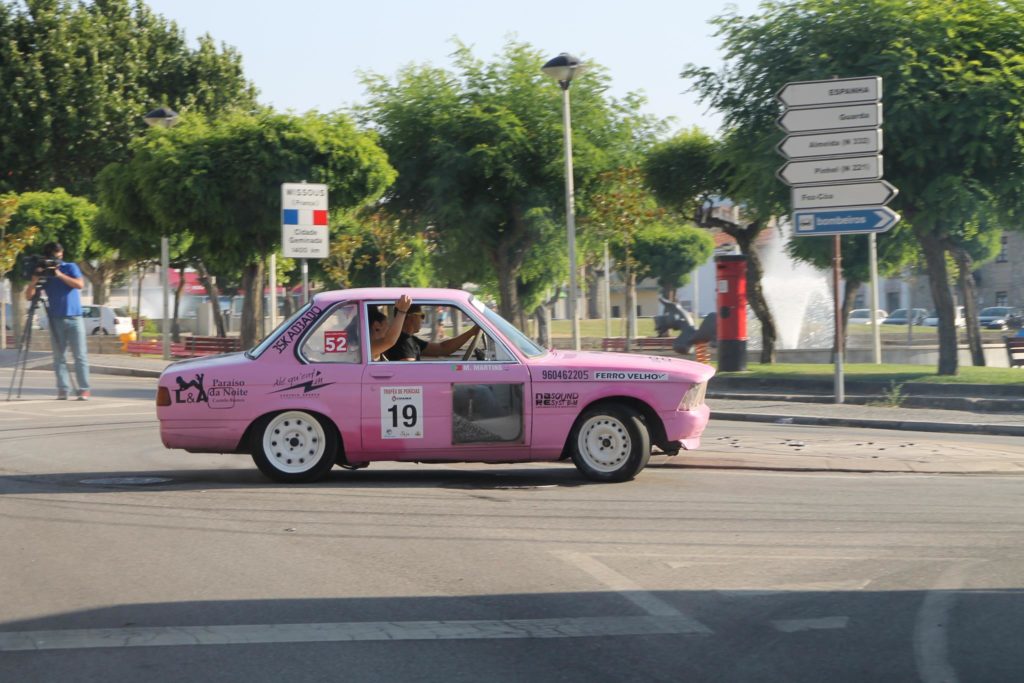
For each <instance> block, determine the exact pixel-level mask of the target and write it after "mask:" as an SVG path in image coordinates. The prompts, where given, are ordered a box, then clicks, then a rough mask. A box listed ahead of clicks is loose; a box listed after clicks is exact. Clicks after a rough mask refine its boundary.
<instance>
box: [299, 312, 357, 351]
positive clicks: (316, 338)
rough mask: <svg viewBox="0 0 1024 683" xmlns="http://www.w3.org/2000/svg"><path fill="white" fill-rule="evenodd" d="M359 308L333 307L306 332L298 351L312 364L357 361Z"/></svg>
mask: <svg viewBox="0 0 1024 683" xmlns="http://www.w3.org/2000/svg"><path fill="white" fill-rule="evenodd" d="M358 311H359V307H358V306H357V305H356V304H340V305H338V306H335V307H334V308H333V309H331V310H330V311H329V312H327V313H325V314H324V315H323V317H321V318H320V320H319V321H318V322H317V324H316V327H314V328H313V330H312V331H311V332H310V333H309V334H308V335H306V339H305V341H303V343H302V347H301V348H300V349H299V352H300V354H301V355H302V356H303V357H304V358H305V359H306V360H308V361H310V362H311V363H359V362H361V361H362V356H361V355H360V353H359V348H360V344H359V340H360V330H361V327H360V325H359V312H358Z"/></svg>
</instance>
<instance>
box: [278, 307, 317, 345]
mask: <svg viewBox="0 0 1024 683" xmlns="http://www.w3.org/2000/svg"><path fill="white" fill-rule="evenodd" d="M322 312H323V310H322V309H321V308H320V307H319V306H313V307H312V308H310V309H309V310H308V311H306V312H305V313H303V314H302V317H301V318H299V319H298V320H296V321H295V322H293V323H292V324H291V325H289V327H288V329H287V330H285V331H284V332H282V333H281V336H280V337H278V338H277V341H275V342H274V345H273V348H275V349H277V352H278V353H282V352H284V350H285V349H287V348H288V345H289V344H291V343H292V342H293V341H295V339H297V338H298V337H299V336H300V335H301V334H302V333H303V332H305V331H306V329H307V328H308V327H309V326H310V325H311V324H313V323H314V322H315V321H316V319H317V318H319V317H320V314H321V313H322Z"/></svg>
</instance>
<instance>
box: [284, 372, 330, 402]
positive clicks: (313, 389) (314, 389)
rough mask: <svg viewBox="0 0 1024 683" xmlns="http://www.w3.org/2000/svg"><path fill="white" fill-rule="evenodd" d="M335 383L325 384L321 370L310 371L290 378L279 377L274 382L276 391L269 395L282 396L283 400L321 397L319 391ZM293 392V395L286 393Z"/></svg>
mask: <svg viewBox="0 0 1024 683" xmlns="http://www.w3.org/2000/svg"><path fill="white" fill-rule="evenodd" d="M332 384H335V382H325V381H324V380H323V373H322V372H321V371H320V370H310V371H308V372H301V373H299V374H297V375H289V376H288V377H278V378H277V379H275V380H274V385H273V386H274V387H275V388H274V389H272V390H271V391H270V392H269V393H271V394H281V395H282V397H283V398H294V397H295V396H314V397H315V396H319V395H320V394H319V390H320V389H322V388H324V387H329V386H331V385H332ZM285 392H291V393H285Z"/></svg>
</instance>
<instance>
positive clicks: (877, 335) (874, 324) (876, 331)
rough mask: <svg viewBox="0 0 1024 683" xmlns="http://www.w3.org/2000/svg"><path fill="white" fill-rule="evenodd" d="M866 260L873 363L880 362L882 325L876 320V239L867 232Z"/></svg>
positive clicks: (879, 363) (873, 234)
mask: <svg viewBox="0 0 1024 683" xmlns="http://www.w3.org/2000/svg"><path fill="white" fill-rule="evenodd" d="M868 260H869V264H870V267H871V289H870V291H871V349H872V352H873V354H874V358H873V360H874V362H875V365H881V364H882V330H881V329H880V328H881V327H882V326H881V324H879V322H878V240H877V238H876V237H875V233H873V232H872V233H868Z"/></svg>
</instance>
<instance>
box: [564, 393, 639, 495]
mask: <svg viewBox="0 0 1024 683" xmlns="http://www.w3.org/2000/svg"><path fill="white" fill-rule="evenodd" d="M570 440H571V451H572V461H573V464H575V465H576V468H577V469H578V470H579V471H580V472H582V473H583V475H584V476H586V477H587V478H588V479H593V480H594V481H606V482H618V481H629V480H630V479H632V478H633V477H635V476H636V475H637V473H638V472H640V470H642V469H643V468H644V467H645V466H646V465H647V461H648V460H650V457H651V436H650V433H649V432H648V431H647V425H645V424H644V421H643V419H642V418H641V417H640V414H639V413H638V412H636V411H635V410H633V409H632V408H630V407H628V406H624V405H619V404H605V405H601V406H596V407H594V408H590V409H588V410H587V411H586V412H584V413H583V415H581V416H580V418H579V420H578V421H577V423H576V426H575V428H574V429H573V432H572V435H571V436H570Z"/></svg>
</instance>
